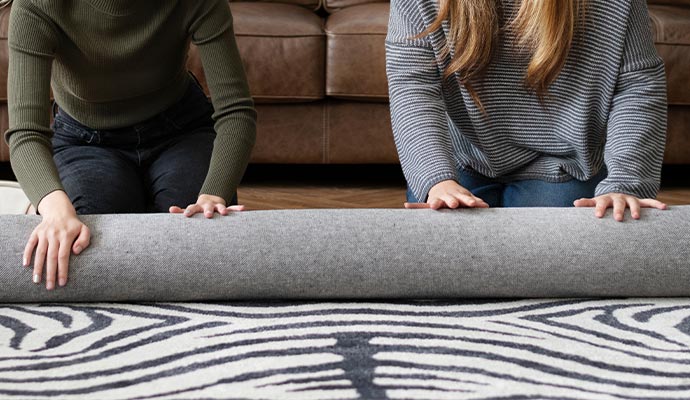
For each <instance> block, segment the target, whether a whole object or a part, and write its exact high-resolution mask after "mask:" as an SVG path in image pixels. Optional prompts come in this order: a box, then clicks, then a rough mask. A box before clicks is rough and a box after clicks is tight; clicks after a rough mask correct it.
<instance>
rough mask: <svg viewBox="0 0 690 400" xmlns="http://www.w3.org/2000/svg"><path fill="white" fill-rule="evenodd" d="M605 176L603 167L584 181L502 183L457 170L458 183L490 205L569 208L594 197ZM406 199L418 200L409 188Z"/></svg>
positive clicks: (529, 180)
mask: <svg viewBox="0 0 690 400" xmlns="http://www.w3.org/2000/svg"><path fill="white" fill-rule="evenodd" d="M606 175H607V173H606V169H605V168H602V170H601V171H599V173H598V174H597V175H595V176H594V177H592V178H591V179H590V180H588V181H585V182H582V181H578V180H577V179H571V180H569V181H567V182H560V183H551V182H546V181H541V180H537V179H526V180H519V181H513V182H508V183H501V182H497V181H496V180H493V179H491V178H486V177H483V176H473V175H470V174H468V173H466V172H463V171H459V176H460V185H462V186H463V187H464V188H466V189H467V190H469V191H470V192H472V194H474V195H475V196H477V197H479V198H481V199H482V200H484V201H485V202H487V203H488V204H489V206H490V207H572V206H573V202H574V201H575V200H577V199H581V198H583V197H587V198H590V197H594V190H595V189H596V187H597V185H598V184H599V182H601V181H602V180H603V179H604V178H606ZM407 201H408V202H411V203H418V202H419V201H418V200H417V199H415V197H414V195H413V194H412V192H411V191H410V190H409V189H408V190H407Z"/></svg>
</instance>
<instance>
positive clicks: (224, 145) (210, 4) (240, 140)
mask: <svg viewBox="0 0 690 400" xmlns="http://www.w3.org/2000/svg"><path fill="white" fill-rule="evenodd" d="M194 3H197V2H194ZM197 4H199V6H198V8H197V10H196V12H195V13H194V14H195V16H194V19H193V20H192V23H191V24H190V31H191V32H190V33H191V37H192V42H193V43H194V44H195V45H196V46H197V47H198V48H199V54H200V56H201V62H202V65H203V67H204V73H205V76H206V80H207V82H208V87H209V90H210V92H211V100H212V102H213V107H214V110H215V112H214V114H213V119H214V121H215V130H216V134H217V136H216V140H215V142H214V146H213V154H212V156H211V164H210V167H209V171H208V175H207V176H206V180H205V182H204V185H203V186H202V189H201V193H202V194H210V195H215V196H220V197H222V198H224V199H225V200H226V202H228V203H229V202H230V200H231V199H232V197H233V195H234V194H235V192H236V191H237V187H238V186H239V183H240V180H241V179H242V176H243V175H244V172H245V170H246V168H247V164H248V163H249V156H250V155H251V151H252V148H253V147H254V143H255V140H256V111H255V109H254V101H253V100H252V97H251V95H250V93H249V86H248V84H247V78H246V76H245V72H244V67H243V66H242V60H241V59H240V54H239V51H238V49H237V44H236V42H235V35H234V33H233V27H232V16H231V14H230V9H229V7H228V2H227V1H226V0H210V1H201V2H198V3H197Z"/></svg>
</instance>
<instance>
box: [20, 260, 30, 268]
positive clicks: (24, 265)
mask: <svg viewBox="0 0 690 400" xmlns="http://www.w3.org/2000/svg"><path fill="white" fill-rule="evenodd" d="M28 266H29V263H28V262H26V258H22V267H28Z"/></svg>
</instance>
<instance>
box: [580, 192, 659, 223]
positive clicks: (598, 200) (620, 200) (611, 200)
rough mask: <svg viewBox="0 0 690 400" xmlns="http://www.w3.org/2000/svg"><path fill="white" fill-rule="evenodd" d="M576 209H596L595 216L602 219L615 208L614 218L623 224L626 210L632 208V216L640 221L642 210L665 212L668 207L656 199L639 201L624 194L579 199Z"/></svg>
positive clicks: (608, 194)
mask: <svg viewBox="0 0 690 400" xmlns="http://www.w3.org/2000/svg"><path fill="white" fill-rule="evenodd" d="M573 205H574V206H575V207H595V211H594V215H596V217H597V218H602V217H603V216H604V215H605V214H606V210H607V209H609V208H613V218H614V219H615V220H616V221H618V222H622V221H623V220H624V219H625V217H624V215H625V209H626V208H630V214H631V215H632V218H633V219H640V210H641V209H642V208H657V209H659V210H665V209H667V208H668V207H667V206H666V204H664V203H662V202H660V201H658V200H654V199H638V198H637V197H635V196H631V195H627V194H623V193H607V194H604V195H601V196H597V197H594V198H591V199H579V200H575V202H574V203H573Z"/></svg>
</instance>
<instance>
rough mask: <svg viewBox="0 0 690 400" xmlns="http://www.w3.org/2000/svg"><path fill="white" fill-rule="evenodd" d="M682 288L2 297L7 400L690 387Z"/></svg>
mask: <svg viewBox="0 0 690 400" xmlns="http://www.w3.org/2000/svg"><path fill="white" fill-rule="evenodd" d="M689 321H690V300H688V299H621V300H568V299H558V300H520V301H502V302H495V301H476V302H471V301H470V302H468V301H462V302H439V301H434V302H405V303H269V304H256V303H231V304H193V303H192V304H179V303H178V304H174V303H168V304H165V303H160V304H88V305H76V304H75V305H5V306H2V307H1V308H0V398H2V399H15V398H16V399H55V398H59V399H104V400H105V399H192V398H193V399H237V398H243V399H403V398H404V399H464V398H467V399H488V398H493V399H495V398H511V399H528V398H539V399H550V398H558V399H668V398H690V322H689Z"/></svg>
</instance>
